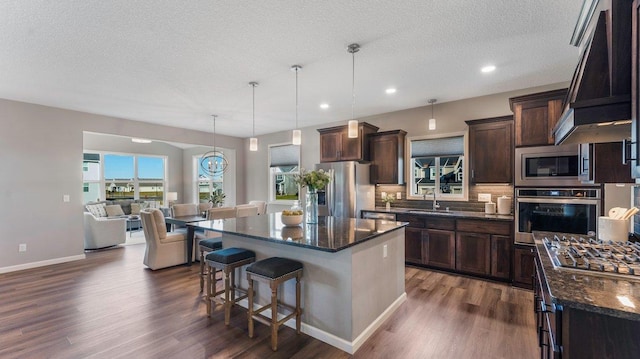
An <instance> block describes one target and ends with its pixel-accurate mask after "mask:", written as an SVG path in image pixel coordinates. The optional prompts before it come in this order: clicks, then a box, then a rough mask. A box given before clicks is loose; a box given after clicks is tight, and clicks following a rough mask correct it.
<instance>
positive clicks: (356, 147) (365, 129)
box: [318, 122, 378, 162]
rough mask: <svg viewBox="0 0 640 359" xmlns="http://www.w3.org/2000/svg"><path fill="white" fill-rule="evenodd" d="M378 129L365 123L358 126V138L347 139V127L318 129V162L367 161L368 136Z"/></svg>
mask: <svg viewBox="0 0 640 359" xmlns="http://www.w3.org/2000/svg"><path fill="white" fill-rule="evenodd" d="M377 131H378V127H376V126H373V125H371V124H369V123H366V122H360V123H359V124H358V137H357V138H349V136H348V127H347V126H346V125H344V126H336V127H329V128H321V129H318V132H320V162H338V161H369V144H368V142H367V139H368V136H369V135H370V134H372V133H375V132H377Z"/></svg>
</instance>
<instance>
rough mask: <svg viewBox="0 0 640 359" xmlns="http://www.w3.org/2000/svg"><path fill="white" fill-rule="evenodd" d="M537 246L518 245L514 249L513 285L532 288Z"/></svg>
mask: <svg viewBox="0 0 640 359" xmlns="http://www.w3.org/2000/svg"><path fill="white" fill-rule="evenodd" d="M535 256H536V250H535V247H532V246H522V245H516V246H515V248H514V249H513V285H514V286H516V287H521V288H527V289H532V288H533V271H534V260H535Z"/></svg>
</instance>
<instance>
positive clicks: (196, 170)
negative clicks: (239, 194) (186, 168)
mask: <svg viewBox="0 0 640 359" xmlns="http://www.w3.org/2000/svg"><path fill="white" fill-rule="evenodd" d="M205 154H206V153H205V152H203V153H201V154H198V155H193V157H192V162H193V175H192V178H193V179H194V180H193V181H192V182H193V183H194V190H193V193H192V195H191V196H192V198H193V201H194V202H193V203H200V182H201V180H200V160H201V159H202V156H204V155H205ZM224 178H225V175H224V174H223V175H222V185H221V188H219V189H222V192H224V183H225V180H224ZM203 182H204V181H203ZM207 182H208V183H209V195H211V193H212V191H213V184H214V183H218V182H214V181H213V179H212V178H208V179H207Z"/></svg>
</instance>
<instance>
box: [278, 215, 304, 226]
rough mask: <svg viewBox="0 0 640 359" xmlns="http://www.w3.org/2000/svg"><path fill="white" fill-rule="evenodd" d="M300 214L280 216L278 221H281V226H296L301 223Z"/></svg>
mask: <svg viewBox="0 0 640 359" xmlns="http://www.w3.org/2000/svg"><path fill="white" fill-rule="evenodd" d="M302 217H303V215H302V214H295V215H284V214H282V215H280V220H281V221H282V224H284V225H285V226H297V225H299V224H300V223H302Z"/></svg>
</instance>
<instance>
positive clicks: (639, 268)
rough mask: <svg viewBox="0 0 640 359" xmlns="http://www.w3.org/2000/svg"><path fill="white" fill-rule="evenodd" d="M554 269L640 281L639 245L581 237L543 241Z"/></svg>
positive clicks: (555, 237)
mask: <svg viewBox="0 0 640 359" xmlns="http://www.w3.org/2000/svg"><path fill="white" fill-rule="evenodd" d="M542 241H543V243H544V246H545V248H546V249H547V253H548V254H549V257H550V258H551V261H552V262H553V265H554V267H556V268H558V267H560V268H569V269H577V270H581V271H588V272H597V273H602V274H611V275H616V276H624V277H626V278H633V279H640V243H632V242H613V241H603V240H597V239H594V238H593V237H588V236H582V235H553V237H551V236H545V237H544V238H543V239H542Z"/></svg>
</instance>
